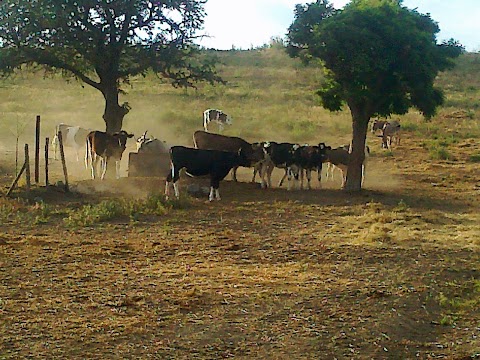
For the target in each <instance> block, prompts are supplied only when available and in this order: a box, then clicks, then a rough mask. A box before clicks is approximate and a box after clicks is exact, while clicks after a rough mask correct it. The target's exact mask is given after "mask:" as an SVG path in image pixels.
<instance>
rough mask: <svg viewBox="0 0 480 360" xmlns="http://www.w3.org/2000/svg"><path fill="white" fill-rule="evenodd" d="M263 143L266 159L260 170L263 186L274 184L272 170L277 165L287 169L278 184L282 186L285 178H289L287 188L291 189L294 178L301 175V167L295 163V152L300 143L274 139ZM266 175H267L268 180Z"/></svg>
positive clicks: (296, 178)
mask: <svg viewBox="0 0 480 360" xmlns="http://www.w3.org/2000/svg"><path fill="white" fill-rule="evenodd" d="M263 144H264V145H263V146H264V152H265V160H264V161H263V163H262V169H261V171H260V177H261V179H262V188H266V187H271V186H272V180H271V178H272V172H273V169H274V168H275V167H277V168H281V169H285V174H284V175H283V177H282V179H281V180H280V182H279V183H278V186H282V184H283V181H284V180H285V178H288V185H287V186H288V187H287V188H288V190H290V188H291V182H292V180H293V179H295V180H298V177H299V168H298V166H296V165H295V158H294V153H295V150H296V149H297V148H298V147H299V146H300V145H298V144H291V143H277V142H274V141H268V142H265V143H263ZM265 176H266V177H267V179H266V180H265Z"/></svg>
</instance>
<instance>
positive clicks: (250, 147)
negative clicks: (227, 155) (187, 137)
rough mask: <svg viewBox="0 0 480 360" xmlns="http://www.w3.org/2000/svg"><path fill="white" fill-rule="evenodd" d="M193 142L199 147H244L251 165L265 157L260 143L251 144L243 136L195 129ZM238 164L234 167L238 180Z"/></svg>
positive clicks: (224, 149) (233, 150)
mask: <svg viewBox="0 0 480 360" xmlns="http://www.w3.org/2000/svg"><path fill="white" fill-rule="evenodd" d="M193 144H194V146H195V148H197V149H204V150H220V151H230V152H235V153H236V152H238V150H240V149H242V150H243V153H244V154H245V156H246V157H247V159H249V160H250V164H249V165H248V166H249V167H251V166H255V164H256V163H258V162H259V161H262V160H263V159H264V152H263V148H262V147H261V146H260V145H258V144H250V143H249V142H247V141H245V140H243V139H242V138H239V137H236V136H225V135H219V134H212V133H209V132H205V131H200V130H199V131H195V133H194V134H193ZM237 169H238V166H236V167H234V168H233V169H232V179H233V181H237Z"/></svg>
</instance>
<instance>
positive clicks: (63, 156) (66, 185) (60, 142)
mask: <svg viewBox="0 0 480 360" xmlns="http://www.w3.org/2000/svg"><path fill="white" fill-rule="evenodd" d="M57 137H58V142H59V144H60V157H61V159H62V167H63V175H64V176H65V191H66V192H68V191H69V189H68V173H67V164H66V163H65V153H64V151H63V138H62V132H61V131H59V132H58V133H57Z"/></svg>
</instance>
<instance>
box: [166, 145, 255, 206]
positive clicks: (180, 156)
mask: <svg viewBox="0 0 480 360" xmlns="http://www.w3.org/2000/svg"><path fill="white" fill-rule="evenodd" d="M249 164H250V161H249V160H248V158H247V157H246V156H245V154H244V151H243V149H240V150H238V152H236V153H235V152H228V151H218V150H204V149H192V148H188V147H185V146H173V147H172V148H171V149H170V166H171V168H170V170H171V171H170V173H169V174H168V176H167V181H166V184H165V196H166V197H167V199H168V197H169V195H170V184H171V183H172V182H173V188H174V191H175V196H176V197H177V198H178V197H179V196H180V193H179V191H178V186H177V183H176V182H177V180H178V179H179V177H180V170H181V169H183V168H185V170H186V172H187V174H188V175H190V176H205V175H210V195H209V196H208V200H209V201H213V200H214V199H216V200H220V192H219V190H218V188H219V186H220V181H222V180H223V179H224V178H225V176H227V174H228V172H229V171H230V170H231V169H232V168H234V167H236V166H237V167H238V166H248V165H249Z"/></svg>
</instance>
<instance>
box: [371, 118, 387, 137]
mask: <svg viewBox="0 0 480 360" xmlns="http://www.w3.org/2000/svg"><path fill="white" fill-rule="evenodd" d="M386 124H388V121H387V120H380V119H375V120H373V122H372V127H371V129H370V130H371V132H372V134H374V133H375V132H376V131H377V130H383V127H384V126H385V125H386Z"/></svg>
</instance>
